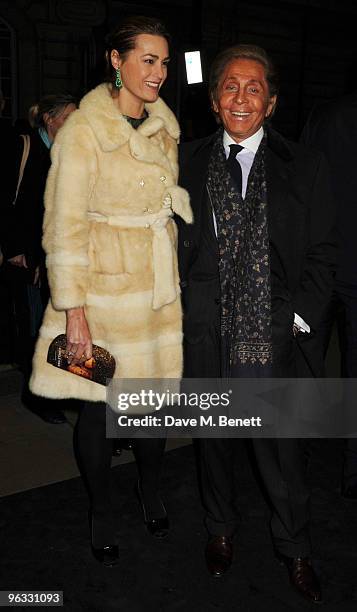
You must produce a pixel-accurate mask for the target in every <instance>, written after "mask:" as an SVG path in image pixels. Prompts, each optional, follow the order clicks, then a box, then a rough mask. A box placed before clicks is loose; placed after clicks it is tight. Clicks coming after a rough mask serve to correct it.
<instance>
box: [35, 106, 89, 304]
mask: <svg viewBox="0 0 357 612" xmlns="http://www.w3.org/2000/svg"><path fill="white" fill-rule="evenodd" d="M70 119H71V118H69V119H68V121H67V123H66V125H65V126H64V127H63V128H62V129H61V130H60V132H59V133H58V135H57V137H56V142H55V143H54V145H53V147H52V154H51V157H52V166H51V169H50V172H49V175H48V179H47V184H46V190H45V216H44V227H43V229H44V234H43V247H44V250H45V252H46V266H47V270H48V281H49V286H50V291H51V300H52V305H53V307H54V308H55V309H56V310H68V309H69V308H76V307H79V306H83V305H84V304H85V301H86V294H87V288H88V264H89V257H88V246H89V237H88V233H89V222H88V216H87V212H88V207H89V199H90V197H91V193H92V191H93V185H94V180H95V164H96V155H95V145H94V142H93V134H92V133H91V130H90V128H89V126H87V125H86V124H85V125H83V124H79V123H78V120H77V123H75V122H74V121H73V120H72V121H70Z"/></svg>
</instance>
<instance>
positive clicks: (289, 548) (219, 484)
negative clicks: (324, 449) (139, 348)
mask: <svg viewBox="0 0 357 612" xmlns="http://www.w3.org/2000/svg"><path fill="white" fill-rule="evenodd" d="M220 346H221V343H220V336H219V322H218V321H216V323H215V324H214V325H213V326H212V327H211V329H210V330H208V333H207V334H206V336H205V337H204V338H202V339H201V340H200V341H199V342H195V343H189V342H187V341H186V342H185V343H184V355H185V376H186V377H188V378H209V377H211V378H215V377H219V376H220V373H221V360H220ZM300 442H301V441H300V440H297V439H279V440H277V439H270V438H265V439H262V438H260V439H254V440H253V442H252V443H253V448H254V452H255V457H256V461H257V465H258V468H259V471H260V475H261V477H262V480H263V483H264V486H265V489H266V492H267V495H268V498H269V500H270V502H271V507H272V518H271V532H272V536H273V542H274V546H275V547H276V548H277V549H278V550H279V551H280V552H282V553H283V554H285V555H288V556H291V557H295V556H309V555H310V550H311V547H310V539H309V532H308V524H309V519H310V513H309V493H308V490H307V487H306V485H305V476H304V461H303V456H302V451H301V448H300ZM195 443H196V444H197V447H198V462H199V476H200V485H201V496H202V503H203V506H204V508H205V511H206V526H207V529H208V531H209V532H210V533H211V534H212V535H232V534H233V533H234V531H235V530H236V528H237V525H238V513H237V509H236V506H235V488H234V482H235V478H234V447H235V445H236V444H242V443H243V440H237V439H216V438H208V439H198V440H196V441H195Z"/></svg>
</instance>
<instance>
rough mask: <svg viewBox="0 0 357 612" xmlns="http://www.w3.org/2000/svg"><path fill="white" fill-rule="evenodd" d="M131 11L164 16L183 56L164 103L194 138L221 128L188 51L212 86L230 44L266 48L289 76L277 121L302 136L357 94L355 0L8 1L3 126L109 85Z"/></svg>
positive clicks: (1, 8) (2, 58) (1, 45)
mask: <svg viewBox="0 0 357 612" xmlns="http://www.w3.org/2000/svg"><path fill="white" fill-rule="evenodd" d="M128 13H141V14H147V15H156V16H158V17H161V18H162V19H163V20H164V21H165V22H166V24H167V26H168V29H169V30H170V32H171V33H172V36H173V43H174V44H173V48H174V49H175V51H176V54H174V56H173V61H172V63H171V64H170V76H169V80H168V82H167V84H166V85H165V87H164V90H163V96H164V97H165V99H166V100H167V101H168V103H169V104H170V106H171V107H172V108H173V110H174V111H175V112H176V114H177V115H178V117H179V119H180V122H181V126H182V131H183V135H184V137H192V136H201V135H204V134H206V133H207V132H209V131H211V130H212V129H213V128H214V122H213V119H212V116H211V114H210V111H209V108H208V99H207V91H206V85H205V84H203V85H198V86H190V87H189V86H187V85H186V84H185V74H184V66H183V51H184V50H188V49H194V48H198V49H201V52H202V57H203V71H204V76H205V78H206V77H207V75H208V71H209V66H210V62H211V60H212V58H213V57H214V55H215V54H216V53H217V51H218V50H219V49H220V48H222V47H223V46H226V45H227V44H231V43H234V42H243V43H255V44H258V45H261V46H263V47H264V48H265V49H266V50H267V51H268V52H269V53H270V54H271V56H272V57H273V59H274V60H275V62H276V64H277V65H278V68H279V72H280V75H281V93H280V99H279V106H278V110H277V113H276V115H275V118H274V123H275V125H276V127H277V128H278V129H280V130H281V131H282V132H283V133H284V134H285V135H288V136H290V137H292V138H296V137H297V136H298V134H299V132H300V130H301V127H302V125H303V123H304V121H305V119H306V116H307V113H308V112H309V110H310V109H311V108H312V106H313V105H314V104H317V103H319V102H322V101H324V100H327V99H330V98H334V97H338V96H341V95H342V94H344V93H347V92H349V91H351V90H352V89H353V88H354V86H355V74H356V65H357V38H356V36H355V24H356V21H357V2H356V1H355V0H340V1H337V0H325V1H319V0H285V1H283V0H281V1H275V2H273V1H271V0H253V1H249V0H246V1H242V0H172V1H168V0H141V1H139V2H136V1H127V2H120V1H117V0H107V1H105V0H75V1H74V0H32V1H31V0H0V81H1V89H2V90H3V93H4V95H5V98H6V107H5V112H4V118H3V120H8V121H10V120H12V121H15V120H16V119H17V118H19V117H25V116H26V113H27V109H28V108H29V106H30V105H31V104H33V102H34V101H36V100H37V99H38V98H39V97H40V96H41V95H43V94H46V93H52V92H57V91H69V92H71V93H73V94H76V95H78V96H81V95H83V93H85V92H86V91H87V90H88V89H89V88H90V87H92V86H94V85H95V84H96V83H97V82H99V81H100V80H101V70H102V67H103V62H102V57H103V52H104V43H103V41H104V35H105V32H106V31H107V30H108V29H109V28H110V27H111V26H112V25H113V24H115V22H116V21H118V20H119V19H120V17H121V16H122V15H125V14H128Z"/></svg>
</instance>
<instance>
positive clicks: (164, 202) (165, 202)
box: [162, 193, 172, 208]
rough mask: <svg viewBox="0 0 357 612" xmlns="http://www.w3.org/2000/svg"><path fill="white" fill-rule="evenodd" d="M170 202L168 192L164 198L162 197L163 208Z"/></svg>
mask: <svg viewBox="0 0 357 612" xmlns="http://www.w3.org/2000/svg"><path fill="white" fill-rule="evenodd" d="M171 204H172V197H171V196H170V194H169V193H168V194H167V195H166V196H165V197H164V199H163V204H162V206H163V208H170V207H171Z"/></svg>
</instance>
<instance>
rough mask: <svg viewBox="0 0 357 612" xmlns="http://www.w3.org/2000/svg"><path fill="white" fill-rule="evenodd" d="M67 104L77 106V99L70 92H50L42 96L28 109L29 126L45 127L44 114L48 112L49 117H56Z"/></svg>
mask: <svg viewBox="0 0 357 612" xmlns="http://www.w3.org/2000/svg"><path fill="white" fill-rule="evenodd" d="M68 104H75V105H76V106H77V100H76V99H75V98H74V97H73V96H71V95H70V94H50V95H48V96H44V97H43V98H41V100H40V101H39V102H37V104H34V105H33V106H31V108H30V109H29V113H28V117H29V122H30V125H31V127H33V128H40V127H43V128H45V127H46V123H45V120H44V115H46V114H48V115H49V116H50V117H57V115H60V114H61V113H62V112H63V111H64V109H65V108H66V106H68Z"/></svg>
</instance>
